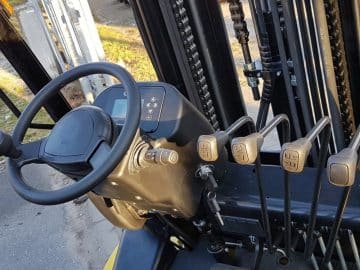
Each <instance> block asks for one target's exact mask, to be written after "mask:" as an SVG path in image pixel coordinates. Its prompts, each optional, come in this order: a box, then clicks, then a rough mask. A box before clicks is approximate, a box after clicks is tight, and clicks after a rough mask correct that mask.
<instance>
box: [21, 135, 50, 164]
mask: <svg viewBox="0 0 360 270" xmlns="http://www.w3.org/2000/svg"><path fill="white" fill-rule="evenodd" d="M44 141H45V138H42V139H40V140H36V141H33V142H29V143H26V144H20V145H19V146H18V147H17V149H18V150H20V152H21V155H20V156H19V157H18V158H17V159H16V163H17V164H18V166H19V167H22V166H24V165H26V164H30V163H44V161H43V160H42V159H41V157H40V149H41V147H42V145H43V143H44Z"/></svg>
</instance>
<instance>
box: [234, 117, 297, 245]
mask: <svg viewBox="0 0 360 270" xmlns="http://www.w3.org/2000/svg"><path fill="white" fill-rule="evenodd" d="M279 124H282V135H283V141H284V142H288V141H289V140H290V122H289V118H288V117H287V116H286V115H285V114H279V115H277V116H275V117H274V118H273V119H272V120H271V121H270V122H269V123H268V124H267V125H266V126H265V127H264V128H262V129H261V130H260V131H259V132H254V133H252V134H250V135H248V136H245V137H237V138H234V139H233V140H232V141H231V152H232V155H233V157H234V159H235V161H236V162H237V163H238V164H242V165H247V164H253V163H255V173H256V179H257V183H258V189H259V197H260V207H261V216H262V222H263V226H264V230H265V234H266V241H267V244H268V247H269V249H270V250H272V236H271V227H270V220H269V213H268V209H267V203H266V197H265V193H264V186H263V181H262V176H261V160H260V149H261V146H262V144H263V142H264V138H265V137H266V136H267V135H268V134H269V133H270V132H271V131H272V130H273V129H274V128H276V127H277V126H278V125H279Z"/></svg>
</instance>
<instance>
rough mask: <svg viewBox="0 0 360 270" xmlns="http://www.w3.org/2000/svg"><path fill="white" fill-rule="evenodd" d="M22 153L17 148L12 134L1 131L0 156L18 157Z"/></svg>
mask: <svg viewBox="0 0 360 270" xmlns="http://www.w3.org/2000/svg"><path fill="white" fill-rule="evenodd" d="M20 154H21V152H20V151H19V150H17V149H16V148H15V146H14V142H13V140H12V138H11V136H10V135H9V134H7V133H5V132H3V131H0V156H6V157H10V158H18V157H19V156H20Z"/></svg>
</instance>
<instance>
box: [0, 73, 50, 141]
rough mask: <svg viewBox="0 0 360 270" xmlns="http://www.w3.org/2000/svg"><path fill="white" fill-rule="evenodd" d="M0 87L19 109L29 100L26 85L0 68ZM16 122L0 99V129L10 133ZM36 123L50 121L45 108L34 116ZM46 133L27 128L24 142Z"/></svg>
mask: <svg viewBox="0 0 360 270" xmlns="http://www.w3.org/2000/svg"><path fill="white" fill-rule="evenodd" d="M0 88H1V89H2V90H3V91H4V92H5V93H6V95H7V96H8V97H9V98H10V99H11V100H12V101H13V102H14V103H15V104H16V106H17V107H18V108H19V110H20V111H23V110H24V109H25V107H26V106H27V104H29V101H30V100H31V95H29V94H28V93H27V92H26V86H25V84H24V83H23V81H22V80H21V79H19V78H18V77H17V76H15V75H13V74H11V73H9V72H6V71H4V70H0ZM16 122H17V118H16V116H15V115H14V114H13V113H12V112H11V111H10V110H9V109H8V107H7V106H6V105H5V104H4V102H3V101H2V100H0V129H1V130H3V131H5V132H8V133H11V132H12V131H13V129H14V127H15V124H16ZM33 122H36V123H51V122H52V121H51V119H50V117H49V116H48V114H47V113H46V112H45V110H43V109H42V110H41V111H40V112H39V113H38V114H37V115H36V116H35V118H34V120H33ZM47 134H48V131H46V130H38V129H29V130H28V132H27V133H26V135H25V139H24V141H25V142H28V141H33V140H36V139H39V138H41V137H44V136H45V135H47Z"/></svg>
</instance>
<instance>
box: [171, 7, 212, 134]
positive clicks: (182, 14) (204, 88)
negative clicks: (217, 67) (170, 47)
mask: <svg viewBox="0 0 360 270" xmlns="http://www.w3.org/2000/svg"><path fill="white" fill-rule="evenodd" d="M171 3H172V8H173V12H174V15H175V20H176V23H177V27H178V30H179V33H180V36H181V40H182V42H183V46H184V49H185V52H186V56H187V61H188V64H189V66H190V68H191V74H192V77H193V80H194V82H195V85H196V90H197V92H198V95H199V98H200V101H201V105H202V109H203V111H204V114H205V116H206V117H207V119H208V120H209V122H210V123H211V125H212V126H213V127H214V129H215V130H218V129H219V122H218V119H217V116H216V112H215V108H214V104H213V100H212V98H211V94H210V92H209V90H208V89H209V86H208V83H207V80H206V77H205V75H204V69H203V66H202V63H201V60H200V54H199V52H198V49H197V46H196V44H195V37H194V35H193V32H192V29H191V26H190V22H189V17H188V14H187V11H186V8H185V6H184V1H183V0H172V1H171Z"/></svg>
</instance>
